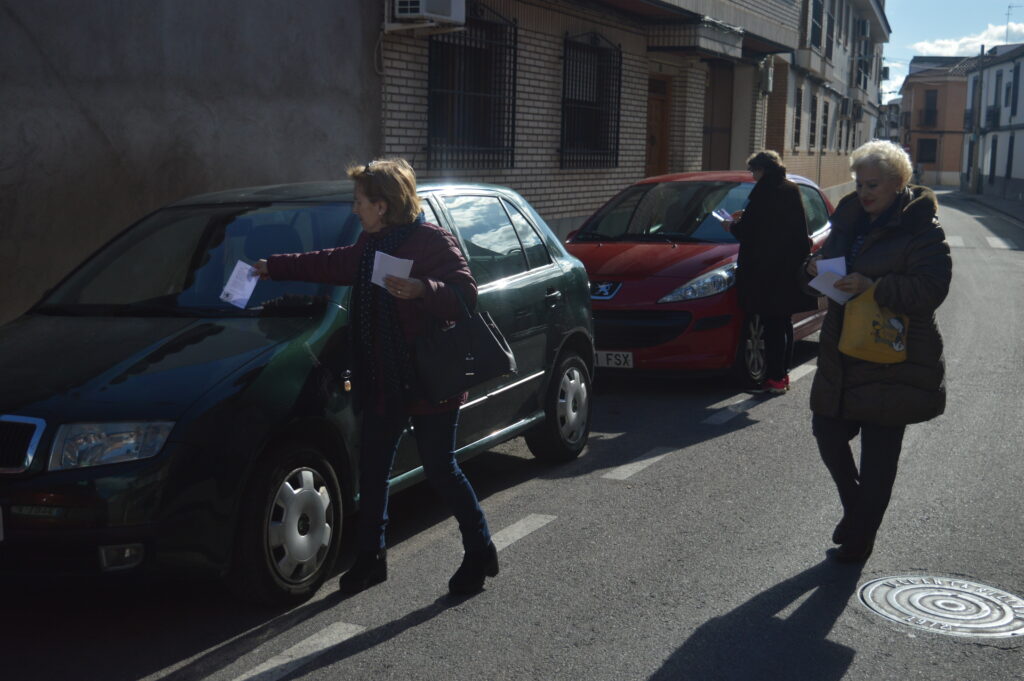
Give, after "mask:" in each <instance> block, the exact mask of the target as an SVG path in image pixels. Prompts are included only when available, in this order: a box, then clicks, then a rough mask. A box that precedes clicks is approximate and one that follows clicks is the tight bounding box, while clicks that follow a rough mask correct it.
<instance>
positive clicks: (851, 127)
mask: <svg viewBox="0 0 1024 681" xmlns="http://www.w3.org/2000/svg"><path fill="white" fill-rule="evenodd" d="M799 25H800V27H801V28H800V43H799V47H798V49H797V50H796V51H795V52H794V54H793V55H792V57H789V56H786V55H777V56H775V58H774V67H775V68H774V71H775V78H774V80H775V87H774V88H773V92H772V97H771V102H770V104H769V109H768V130H769V133H768V135H767V139H766V145H767V146H768V147H769V148H773V149H776V150H777V151H778V152H779V153H780V154H782V156H783V158H784V160H785V163H786V166H787V168H788V169H789V171H790V172H792V173H796V174H798V175H803V176H804V177H807V178H810V179H812V180H814V181H815V182H817V183H818V184H819V185H820V186H821V187H822V189H824V190H825V193H826V194H827V195H828V196H829V198H830V199H831V200H832V201H833V203H834V202H835V201H837V200H838V199H839V198H840V197H842V196H843V195H844V194H846V193H847V192H849V191H851V190H852V188H853V183H852V180H851V178H850V170H849V155H850V152H851V151H853V150H854V149H856V148H857V147H858V146H859V145H861V144H863V143H864V142H867V141H869V140H871V139H873V138H874V136H875V129H876V126H877V121H878V118H879V106H880V102H881V96H880V85H881V82H882V80H885V79H886V77H887V74H886V72H885V69H884V67H883V65H882V50H883V46H884V44H885V43H887V42H888V41H889V35H890V33H891V28H890V26H889V22H888V19H887V18H886V16H885V9H884V3H882V2H879V0H803V2H802V3H801V14H800V24H799Z"/></svg>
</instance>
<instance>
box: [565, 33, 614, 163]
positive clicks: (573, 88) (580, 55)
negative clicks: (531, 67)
mask: <svg viewBox="0 0 1024 681" xmlns="http://www.w3.org/2000/svg"><path fill="white" fill-rule="evenodd" d="M563 49H564V51H563V59H562V139H561V149H560V154H561V167H562V168H615V167H617V166H618V165H619V90H620V83H621V81H622V49H621V48H620V47H618V46H616V45H613V44H612V43H610V42H609V41H608V40H606V39H605V38H603V37H602V36H600V35H598V34H596V33H588V34H586V35H582V36H575V37H569V36H568V35H566V37H565V45H564V48H563Z"/></svg>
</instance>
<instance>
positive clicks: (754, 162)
mask: <svg viewBox="0 0 1024 681" xmlns="http://www.w3.org/2000/svg"><path fill="white" fill-rule="evenodd" d="M747 167H748V168H750V169H751V170H753V169H755V168H757V169H759V170H763V171H764V173H765V175H768V176H772V175H774V176H776V177H780V178H784V177H786V166H785V165H783V163H782V157H781V156H779V154H778V152H776V151H772V150H771V149H765V150H764V151H759V152H757V153H756V154H751V155H750V157H749V158H747Z"/></svg>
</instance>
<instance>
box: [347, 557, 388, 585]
mask: <svg viewBox="0 0 1024 681" xmlns="http://www.w3.org/2000/svg"><path fill="white" fill-rule="evenodd" d="M387 578H388V552H387V551H386V550H385V549H380V550H379V551H360V552H359V555H358V556H356V562H354V563H353V564H352V567H351V568H349V571H348V572H346V573H345V574H343V575H342V576H341V579H339V580H338V589H339V590H341V593H344V594H355V593H359V592H360V591H363V590H365V589H369V588H370V587H371V586H373V585H374V584H380V583H381V582H383V581H384V580H386V579H387Z"/></svg>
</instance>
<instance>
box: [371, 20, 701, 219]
mask: <svg viewBox="0 0 1024 681" xmlns="http://www.w3.org/2000/svg"><path fill="white" fill-rule="evenodd" d="M487 4H488V6H490V7H492V8H493V9H495V10H496V11H498V12H499V13H501V14H502V16H504V17H506V18H508V19H514V20H515V21H516V22H517V25H518V48H517V49H518V53H517V81H516V122H515V162H514V166H515V167H513V168H506V169H483V170H428V169H426V144H427V51H428V40H429V38H427V37H417V36H413V35H410V34H408V33H402V32H399V33H389V34H386V35H385V36H384V40H383V54H384V74H383V81H384V84H383V112H382V115H383V124H384V149H383V154H384V155H386V156H391V155H394V156H403V157H405V158H407V159H409V161H410V162H411V163H412V164H413V166H414V167H415V168H416V170H417V175H418V177H419V178H420V179H421V180H425V179H450V180H466V181H473V182H489V183H495V184H502V185H507V186H510V187H512V188H513V189H515V190H516V191H518V192H520V193H521V194H522V195H523V197H524V198H526V199H527V200H528V201H529V202H530V203H531V204H533V206H534V207H535V208H536V209H537V211H538V212H539V213H540V214H541V215H542V216H543V217H544V219H545V220H547V221H548V222H549V223H552V226H553V227H555V228H556V231H563V232H564V231H565V230H564V229H561V230H560V229H559V226H560V225H561V224H562V223H563V222H569V223H575V222H578V221H579V220H580V219H582V218H583V217H586V216H587V215H589V214H590V213H591V212H593V211H594V210H595V209H596V208H598V207H599V206H600V205H601V204H602V203H603V202H604V201H606V200H607V199H608V198H610V197H611V196H612V195H613V194H614V193H615V192H617V191H619V190H620V189H622V188H623V187H624V186H626V185H627V184H629V183H630V182H633V181H635V180H637V179H639V178H641V177H642V176H643V174H644V166H645V155H646V146H645V141H646V130H647V74H648V71H649V68H650V67H649V62H648V59H647V53H646V39H645V37H644V34H643V32H642V30H641V29H640V28H639V27H630V26H628V25H623V23H622V22H621V21H618V22H616V21H614V19H615V17H613V16H609V15H607V14H606V13H600V12H580V11H575V12H574V13H573V14H567V13H566V8H568V7H570V6H569V5H566V4H565V3H559V2H549V3H545V4H544V5H543V6H539V5H533V4H530V3H515V2H511V1H509V0H498V1H495V2H491V3H487ZM571 7H573V8H574V9H575V10H578V9H579V6H578V5H572V6H571ZM591 31H595V32H598V33H600V34H601V35H602V36H603V37H604V38H606V39H608V40H609V41H610V42H612V43H613V44H616V45H620V46H621V48H622V89H621V95H620V119H619V164H618V167H616V168H594V169H572V170H563V169H560V168H559V160H560V159H559V154H558V147H559V143H560V134H561V115H562V77H561V74H562V51H563V40H564V37H565V34H566V33H567V32H568V33H569V34H570V35H578V34H581V33H587V32H591ZM701 82H702V81H701ZM701 97H703V94H702V95H701ZM702 101H703V99H702V98H701V102H702ZM683 155H684V156H685V153H683Z"/></svg>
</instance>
